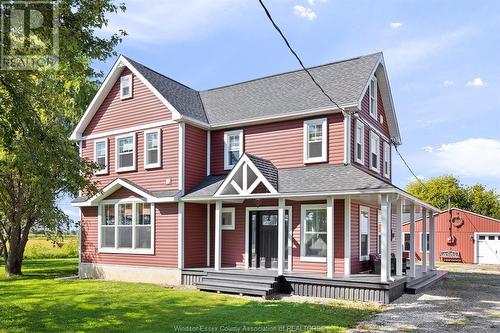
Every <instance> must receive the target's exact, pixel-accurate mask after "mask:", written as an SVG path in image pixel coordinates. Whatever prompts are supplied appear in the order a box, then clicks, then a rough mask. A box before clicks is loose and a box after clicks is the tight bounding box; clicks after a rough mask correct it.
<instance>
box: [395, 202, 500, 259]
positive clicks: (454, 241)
mask: <svg viewBox="0 0 500 333" xmlns="http://www.w3.org/2000/svg"><path fill="white" fill-rule="evenodd" d="M435 220H436V222H435V249H436V250H435V260H436V261H459V262H464V263H476V264H500V220H497V219H494V218H491V217H487V216H483V215H480V214H476V213H473V212H469V211H466V210H463V209H458V208H452V209H450V210H447V211H443V212H441V213H439V214H437V215H436V216H435ZM427 229H428V227H427ZM415 231H416V233H415V235H416V237H415V249H416V253H417V256H418V257H419V258H421V257H422V253H423V251H422V246H421V244H422V219H419V220H416V221H415ZM403 239H404V245H403V246H404V251H405V252H408V251H409V249H410V224H409V223H406V224H404V225H403ZM427 239H429V234H428V232H427ZM428 252H429V242H427V255H428Z"/></svg>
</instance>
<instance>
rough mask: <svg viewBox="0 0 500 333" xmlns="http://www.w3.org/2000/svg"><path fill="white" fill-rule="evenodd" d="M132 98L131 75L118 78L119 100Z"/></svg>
mask: <svg viewBox="0 0 500 333" xmlns="http://www.w3.org/2000/svg"><path fill="white" fill-rule="evenodd" d="M131 97H132V74H129V75H125V76H122V77H121V78H120V98H121V99H126V98H131Z"/></svg>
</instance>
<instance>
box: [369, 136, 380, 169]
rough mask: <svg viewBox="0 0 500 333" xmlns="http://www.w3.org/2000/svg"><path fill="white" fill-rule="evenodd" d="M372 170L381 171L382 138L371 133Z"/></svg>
mask: <svg viewBox="0 0 500 333" xmlns="http://www.w3.org/2000/svg"><path fill="white" fill-rule="evenodd" d="M370 169H372V170H373V171H377V172H379V170H380V138H379V137H378V135H377V134H375V133H373V132H370Z"/></svg>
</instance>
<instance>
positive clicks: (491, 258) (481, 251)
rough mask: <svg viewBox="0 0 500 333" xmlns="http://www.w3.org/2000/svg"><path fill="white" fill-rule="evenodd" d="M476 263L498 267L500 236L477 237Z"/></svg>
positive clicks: (499, 261) (499, 260) (499, 262)
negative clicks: (496, 265)
mask: <svg viewBox="0 0 500 333" xmlns="http://www.w3.org/2000/svg"><path fill="white" fill-rule="evenodd" d="M477 262H478V263H479V264H499V265H500V235H479V236H478V242H477Z"/></svg>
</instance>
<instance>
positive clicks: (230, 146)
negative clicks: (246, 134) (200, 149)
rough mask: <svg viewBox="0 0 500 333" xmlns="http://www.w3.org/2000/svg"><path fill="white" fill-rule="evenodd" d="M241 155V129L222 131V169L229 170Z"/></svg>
mask: <svg viewBox="0 0 500 333" xmlns="http://www.w3.org/2000/svg"><path fill="white" fill-rule="evenodd" d="M241 155H243V130H236V131H229V132H225V133H224V170H230V169H232V168H233V167H234V166H235V165H236V162H238V160H239V159H240V157H241Z"/></svg>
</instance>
